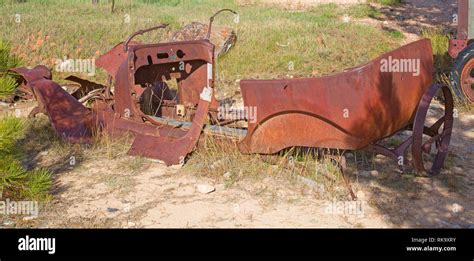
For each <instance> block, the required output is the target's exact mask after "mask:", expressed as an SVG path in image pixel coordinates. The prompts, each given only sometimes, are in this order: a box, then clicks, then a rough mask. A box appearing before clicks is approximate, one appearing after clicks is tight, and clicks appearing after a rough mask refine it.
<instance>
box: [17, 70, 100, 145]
mask: <svg viewBox="0 0 474 261" xmlns="http://www.w3.org/2000/svg"><path fill="white" fill-rule="evenodd" d="M13 71H15V72H17V73H19V74H20V75H21V76H22V77H23V78H24V79H25V80H26V84H27V85H28V86H29V87H30V88H31V89H32V90H33V93H34V95H35V97H36V99H37V100H38V103H39V104H40V106H39V107H40V108H43V109H42V111H43V112H46V113H47V114H48V117H49V120H50V122H51V124H52V126H53V128H54V129H55V131H56V132H57V133H58V134H59V136H61V137H62V138H64V139H66V140H67V141H69V142H84V141H85V142H87V141H90V139H91V137H92V130H93V127H94V125H95V122H94V117H93V115H92V112H91V111H90V110H89V109H87V108H85V107H84V106H82V104H81V103H79V102H78V101H77V99H76V98H74V97H73V96H71V95H70V94H69V93H67V92H66V91H65V90H64V89H63V88H62V87H61V86H60V85H59V84H57V83H55V82H53V81H51V80H50V79H48V78H50V76H51V74H50V73H49V70H48V71H46V70H45V68H44V67H35V68H34V69H27V68H17V69H13Z"/></svg>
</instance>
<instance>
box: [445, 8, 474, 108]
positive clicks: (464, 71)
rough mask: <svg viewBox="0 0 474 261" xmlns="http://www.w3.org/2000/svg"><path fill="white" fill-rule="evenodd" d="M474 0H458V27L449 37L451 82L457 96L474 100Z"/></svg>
mask: <svg viewBox="0 0 474 261" xmlns="http://www.w3.org/2000/svg"><path fill="white" fill-rule="evenodd" d="M473 40H474V0H458V13H457V28H456V31H455V33H454V34H453V35H452V37H451V38H450V39H449V48H448V53H449V55H450V56H451V57H452V58H454V59H455V60H454V63H453V67H452V71H451V83H452V85H453V91H454V93H455V94H456V96H457V97H460V98H461V99H464V98H465V99H466V100H467V101H470V102H474V44H473Z"/></svg>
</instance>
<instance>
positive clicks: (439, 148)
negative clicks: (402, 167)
mask: <svg viewBox="0 0 474 261" xmlns="http://www.w3.org/2000/svg"><path fill="white" fill-rule="evenodd" d="M440 88H441V89H442V91H443V95H444V100H445V108H444V115H443V116H442V117H441V118H439V119H438V120H437V121H436V122H435V123H434V124H432V125H431V126H429V127H427V126H425V121H426V115H427V113H428V109H429V107H430V104H431V100H432V99H433V97H434V95H435V94H436V91H437V90H438V89H440ZM453 107H454V106H453V97H452V94H451V91H450V90H449V88H448V87H446V86H441V85H438V84H435V85H432V86H431V87H430V89H429V90H428V91H427V92H426V93H425V94H424V95H423V97H422V99H421V100H420V104H419V106H418V110H417V112H416V115H415V120H414V123H413V144H412V158H413V165H414V167H415V168H416V169H417V170H418V171H425V172H427V173H428V174H429V175H436V174H438V173H439V172H440V170H441V167H442V166H443V164H444V161H445V160H446V157H447V156H448V147H449V141H450V139H451V133H452V128H453ZM441 126H442V127H441ZM440 130H441V131H440ZM423 135H426V136H428V137H429V138H428V139H427V140H425V141H424V140H423ZM433 145H434V146H433ZM432 147H434V148H435V153H436V156H435V158H434V160H433V163H432V165H431V168H430V169H428V170H427V169H426V168H425V164H424V163H425V160H424V157H423V155H424V154H431V153H430V152H431V149H432Z"/></svg>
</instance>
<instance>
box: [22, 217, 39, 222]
mask: <svg viewBox="0 0 474 261" xmlns="http://www.w3.org/2000/svg"><path fill="white" fill-rule="evenodd" d="M35 218H36V217H35V216H29V217H24V218H23V221H29V220H33V219H35Z"/></svg>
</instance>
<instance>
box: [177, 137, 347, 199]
mask: <svg viewBox="0 0 474 261" xmlns="http://www.w3.org/2000/svg"><path fill="white" fill-rule="evenodd" d="M331 155H332V153H329V152H327V151H324V150H316V149H304V148H289V149H286V150H283V151H281V152H280V153H279V154H278V155H268V156H266V155H255V154H251V155H247V154H242V153H240V152H239V150H238V148H237V145H236V144H235V143H233V142H228V141H227V142H226V141H223V140H219V139H218V138H216V137H213V136H204V137H203V138H202V139H201V140H200V146H199V147H198V149H197V150H196V151H195V152H194V154H192V157H191V158H190V159H189V161H188V162H187V163H186V165H185V166H184V169H185V171H186V172H188V173H192V174H194V175H202V176H206V177H211V178H214V179H216V180H221V181H222V180H223V181H224V183H225V185H226V187H231V186H234V185H235V184H238V183H240V182H242V181H244V180H246V181H250V182H255V181H258V180H262V179H264V178H266V177H268V176H273V177H285V178H287V179H288V180H290V181H292V182H293V183H299V184H302V183H307V182H304V181H303V182H302V181H301V180H310V181H313V182H314V184H318V186H317V187H313V189H316V191H317V192H319V193H322V191H324V193H322V194H320V196H321V197H328V198H333V197H337V198H348V196H349V194H348V191H347V189H345V185H344V179H343V176H342V173H341V170H340V168H339V167H338V162H336V161H335V160H334V157H332V156H331ZM226 173H227V174H226ZM224 174H226V175H224ZM310 183H312V182H310ZM307 185H308V184H307ZM309 186H312V185H311V184H309ZM321 188H323V189H322V190H321ZM340 188H343V189H342V190H341V189H340Z"/></svg>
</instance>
